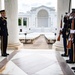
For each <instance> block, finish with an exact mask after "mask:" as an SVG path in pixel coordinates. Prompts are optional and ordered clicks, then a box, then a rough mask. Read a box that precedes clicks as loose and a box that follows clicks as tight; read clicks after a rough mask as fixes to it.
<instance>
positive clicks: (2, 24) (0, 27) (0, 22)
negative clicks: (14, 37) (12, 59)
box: [0, 10, 9, 57]
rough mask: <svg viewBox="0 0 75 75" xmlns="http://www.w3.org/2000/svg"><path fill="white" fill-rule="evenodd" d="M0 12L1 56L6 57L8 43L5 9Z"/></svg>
mask: <svg viewBox="0 0 75 75" xmlns="http://www.w3.org/2000/svg"><path fill="white" fill-rule="evenodd" d="M0 14H1V17H0V36H1V56H4V57H6V56H7V55H9V54H8V53H7V52H6V50H7V43H8V29H7V21H6V19H7V18H6V17H5V16H6V13H5V10H1V11H0Z"/></svg>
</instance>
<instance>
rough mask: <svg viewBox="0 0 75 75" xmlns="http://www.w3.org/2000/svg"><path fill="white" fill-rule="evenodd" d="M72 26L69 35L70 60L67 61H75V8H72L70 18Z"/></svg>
mask: <svg viewBox="0 0 75 75" xmlns="http://www.w3.org/2000/svg"><path fill="white" fill-rule="evenodd" d="M69 23H70V26H71V29H70V35H69V43H68V50H69V60H66V62H67V63H75V33H74V32H75V9H72V13H71V18H70V19H69Z"/></svg>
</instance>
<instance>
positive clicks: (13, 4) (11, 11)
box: [5, 0, 22, 49]
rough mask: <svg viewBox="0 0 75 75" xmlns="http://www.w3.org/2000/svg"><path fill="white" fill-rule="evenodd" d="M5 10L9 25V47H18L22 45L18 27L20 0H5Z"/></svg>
mask: <svg viewBox="0 0 75 75" xmlns="http://www.w3.org/2000/svg"><path fill="white" fill-rule="evenodd" d="M5 10H6V15H7V25H8V33H9V37H8V48H15V49H18V48H19V47H21V46H22V44H21V43H20V41H19V29H18V0H5Z"/></svg>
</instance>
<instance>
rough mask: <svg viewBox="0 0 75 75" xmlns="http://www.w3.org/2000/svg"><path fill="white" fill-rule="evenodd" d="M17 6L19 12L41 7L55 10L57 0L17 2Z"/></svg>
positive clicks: (21, 0) (25, 0)
mask: <svg viewBox="0 0 75 75" xmlns="http://www.w3.org/2000/svg"><path fill="white" fill-rule="evenodd" d="M18 4H19V6H18V10H19V12H26V11H29V10H31V7H38V6H41V5H46V6H48V7H55V9H56V8H57V0H18Z"/></svg>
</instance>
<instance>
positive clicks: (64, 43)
mask: <svg viewBox="0 0 75 75" xmlns="http://www.w3.org/2000/svg"><path fill="white" fill-rule="evenodd" d="M68 19H69V18H68V13H67V12H66V13H65V16H64V21H63V22H64V26H63V29H62V37H63V46H64V54H61V56H68V53H67V48H66V46H67V34H66V33H67V31H68Z"/></svg>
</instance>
